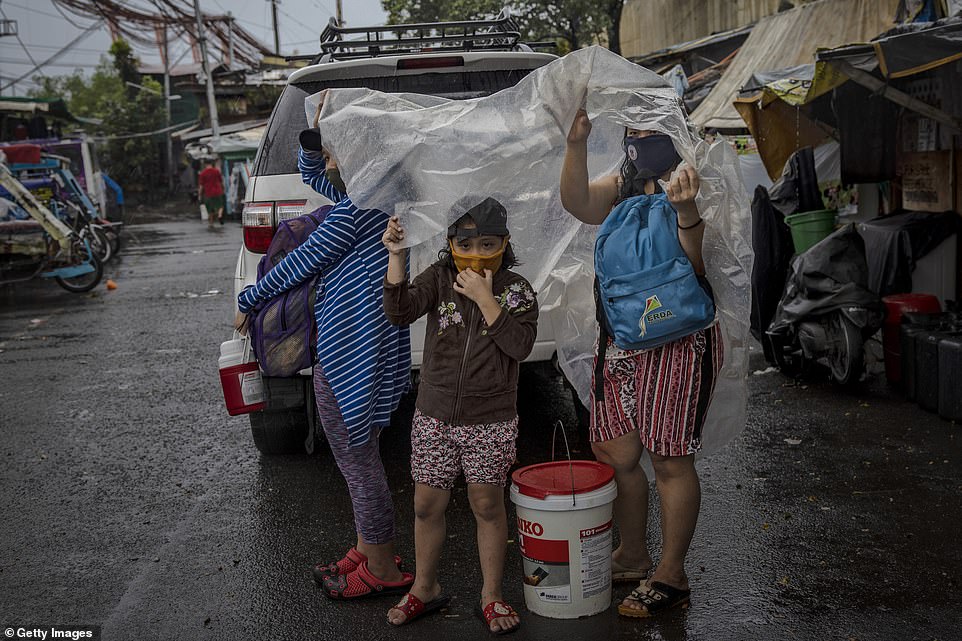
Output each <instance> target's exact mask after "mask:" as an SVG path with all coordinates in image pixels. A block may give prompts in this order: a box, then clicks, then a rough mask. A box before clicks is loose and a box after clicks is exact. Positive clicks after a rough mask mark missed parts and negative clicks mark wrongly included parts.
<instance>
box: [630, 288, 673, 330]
mask: <svg viewBox="0 0 962 641" xmlns="http://www.w3.org/2000/svg"><path fill="white" fill-rule="evenodd" d="M662 307H663V306H662V304H661V301H660V300H658V297H657V296H649V297H648V300H646V301H645V313H644V314H642V315H641V319H640V320H639V321H638V329H640V330H641V333H640V334H638V338H644V337H645V335H646V334H647V333H648V325H649V324H654V323H659V322H661V321H666V320H668V319H669V318H673V317H674V316H675V315H674V314H673V313H672V311H671V310H670V309H662ZM659 309H661V311H658V310H659Z"/></svg>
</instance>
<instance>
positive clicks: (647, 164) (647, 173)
mask: <svg viewBox="0 0 962 641" xmlns="http://www.w3.org/2000/svg"><path fill="white" fill-rule="evenodd" d="M624 144H625V153H626V154H627V155H628V160H630V161H631V163H632V164H633V165H634V166H635V169H636V170H637V171H638V177H639V178H644V179H645V180H647V179H649V178H657V177H659V176H661V175H662V174H664V173H665V172H666V171H668V170H669V169H671V168H672V167H674V166H675V165H676V164H678V163H679V162H681V156H679V155H678V152H677V151H675V145H673V144H672V142H671V136H668V135H666V134H652V135H650V136H645V137H644V138H625V143H624Z"/></svg>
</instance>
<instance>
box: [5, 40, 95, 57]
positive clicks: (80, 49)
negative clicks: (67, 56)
mask: <svg viewBox="0 0 962 641" xmlns="http://www.w3.org/2000/svg"><path fill="white" fill-rule="evenodd" d="M3 46H8V47H13V46H14V44H13V43H12V42H3V41H2V40H0V47H3ZM27 46H28V47H32V48H34V49H49V50H51V51H56V50H57V49H59V48H60V46H59V45H41V44H35V43H33V42H28V43H27ZM74 51H76V52H78V53H100V54H105V55H106V54H107V53H108V52H107V51H105V50H103V49H93V48H91V47H76V48H74Z"/></svg>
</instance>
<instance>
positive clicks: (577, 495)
mask: <svg viewBox="0 0 962 641" xmlns="http://www.w3.org/2000/svg"><path fill="white" fill-rule="evenodd" d="M552 458H553V457H552ZM614 476H615V471H614V470H613V469H612V468H611V466H609V465H605V464H604V463H599V462H597V461H554V462H551V463H539V464H537V465H529V466H527V467H523V468H521V469H518V470H515V472H514V473H513V474H512V475H511V480H512V484H511V492H510V494H511V501H512V502H513V503H514V504H515V507H516V509H517V513H518V543H519V547H520V548H521V559H522V565H523V566H524V579H523V580H524V601H525V605H527V607H528V609H529V610H531V611H532V612H534V613H535V614H540V615H541V616H545V617H550V618H552V619H576V618H578V617H584V616H590V615H592V614H598V613H599V612H603V611H605V610H607V609H608V607H609V606H610V605H611V538H612V531H611V514H612V504H613V502H614V500H615V497H616V496H617V495H618V488H617V486H616V485H615V481H614Z"/></svg>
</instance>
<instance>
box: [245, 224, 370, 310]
mask: <svg viewBox="0 0 962 641" xmlns="http://www.w3.org/2000/svg"><path fill="white" fill-rule="evenodd" d="M356 211H357V209H356V208H355V207H354V206H353V205H340V206H338V207H335V208H334V209H332V210H331V211H330V212H329V213H328V214H327V217H326V218H325V219H324V222H322V223H321V224H320V225H319V226H318V228H317V229H315V230H314V233H313V234H311V235H310V236H308V238H307V240H306V241H304V243H303V244H301V245H300V246H299V247H298V248H297V249H295V250H294V251H292V252H291V253H289V254H288V255H287V256H285V257H284V260H282V261H281V262H279V263H278V264H277V265H275V266H274V268H273V269H271V271H269V272H267V275H265V276H264V278H262V279H261V280H259V281H257V284H256V285H252V286H250V287H248V288H246V289H245V290H244V291H242V292H241V293H240V295H239V296H238V297H237V306H238V308H239V309H240V311H241V312H242V313H244V314H246V313H247V312H249V311H250V310H251V309H253V307H254V306H255V305H257V304H258V303H260V302H263V301H265V300H269V299H271V298H273V297H275V296H277V295H278V294H282V293H284V292H286V291H287V290H289V289H291V288H293V287H295V286H297V285H299V284H300V283H302V282H304V281H305V280H307V279H308V278H310V277H311V276H314V275H315V274H319V273H320V272H321V270H323V269H324V268H325V267H327V266H328V265H330V264H332V263H334V262H335V261H336V260H337V259H338V258H340V257H341V256H343V255H344V254H346V253H347V252H348V251H349V250H350V249H351V247H353V246H354V243H355V240H356V231H355V227H354V214H355V212H356Z"/></svg>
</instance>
